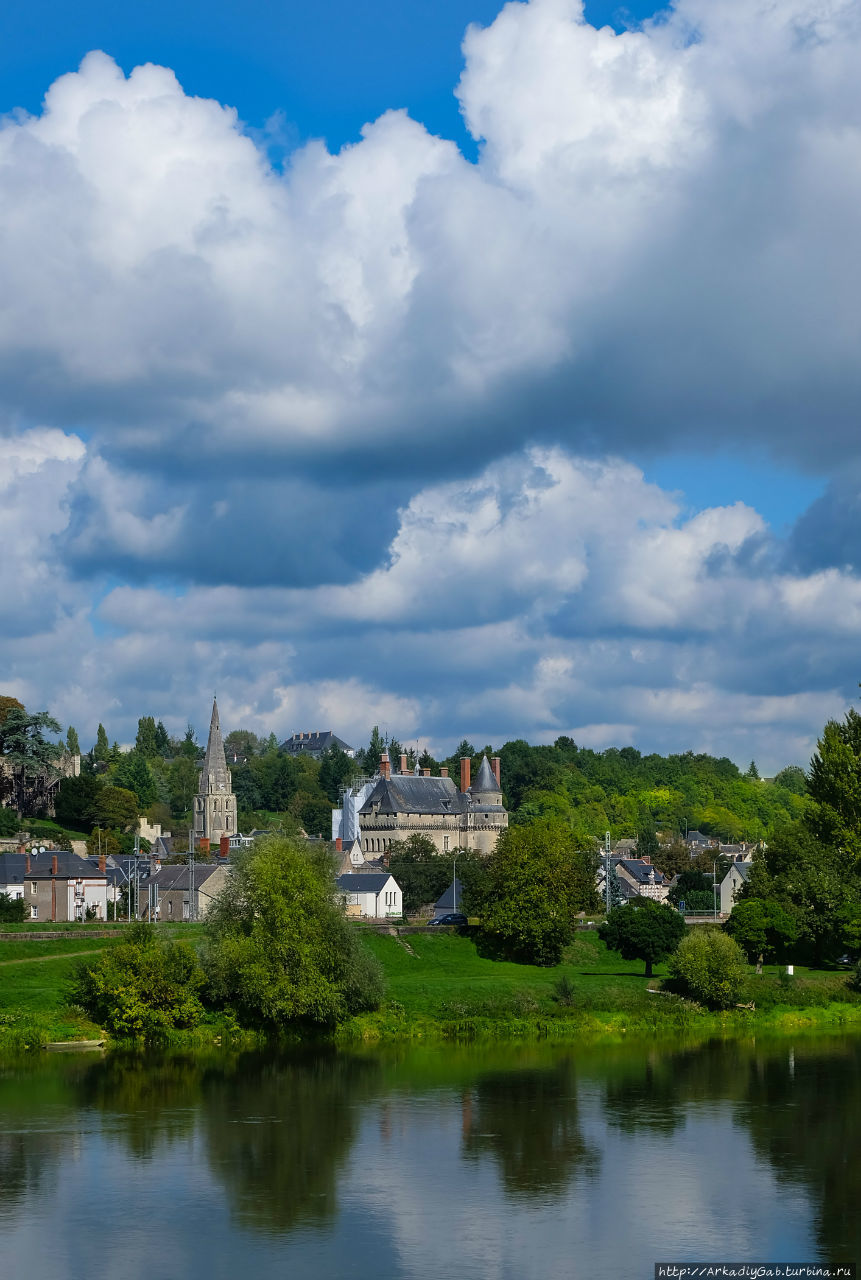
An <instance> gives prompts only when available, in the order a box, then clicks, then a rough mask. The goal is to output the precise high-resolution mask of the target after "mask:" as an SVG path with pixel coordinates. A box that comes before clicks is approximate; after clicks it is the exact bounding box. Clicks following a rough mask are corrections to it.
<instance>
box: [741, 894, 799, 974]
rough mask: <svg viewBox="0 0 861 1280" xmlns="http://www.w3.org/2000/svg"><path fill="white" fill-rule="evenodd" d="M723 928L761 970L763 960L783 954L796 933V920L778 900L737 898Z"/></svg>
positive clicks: (794, 938)
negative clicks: (740, 899)
mask: <svg viewBox="0 0 861 1280" xmlns="http://www.w3.org/2000/svg"><path fill="white" fill-rule="evenodd" d="M723 927H724V930H725V932H726V933H728V934H729V936H730V937H731V938H734V939H735V940H736V942H737V943H738V944H739V946H740V947H741V948H742V950H743V951H744V952H745V954H746V956H747V958H748V960H749V961H750V962H751V964H753V963H756V971H757V973H762V965H763V962H764V961H765V960H774V959H776V958H777V957H779V956H781V955H783V954H785V952H786V950H787V948H788V947H790V946H791V945H792V944H793V943H794V942H795V941H796V939H797V937H798V921H797V919H796V918H795V917H793V916H792V915H790V913H789V912H788V911H786V910H785V909H784V908H783V907H782V906H781V905H780V903H779V902H774V901H772V900H770V899H768V898H766V899H759V898H747V899H744V900H743V901H741V902H737V903H736V904H735V906H734V907H733V909H732V913H731V915H730V917H729V919H728V920H727V921H726V923H725V924H724V926H723Z"/></svg>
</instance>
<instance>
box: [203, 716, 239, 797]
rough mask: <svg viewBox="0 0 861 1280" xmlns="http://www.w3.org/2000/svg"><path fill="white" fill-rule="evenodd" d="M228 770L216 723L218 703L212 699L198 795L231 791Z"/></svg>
mask: <svg viewBox="0 0 861 1280" xmlns="http://www.w3.org/2000/svg"><path fill="white" fill-rule="evenodd" d="M232 790H233V787H232V784H231V778H230V770H229V769H228V767H227V760H226V758H225V755H224V739H223V738H222V736H221V725H220V724H219V721H218V702H217V700H216V699H215V698H213V699H212V719H211V720H210V722H209V739H208V740H207V743H206V755H205V756H204V758H203V768H202V770H201V772H200V794H202V795H203V794H205V793H206V792H207V791H232Z"/></svg>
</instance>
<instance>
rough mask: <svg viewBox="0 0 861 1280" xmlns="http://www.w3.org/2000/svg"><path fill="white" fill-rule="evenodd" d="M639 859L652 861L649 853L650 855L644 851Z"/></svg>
mask: <svg viewBox="0 0 861 1280" xmlns="http://www.w3.org/2000/svg"><path fill="white" fill-rule="evenodd" d="M640 861H641V862H651V861H652V859H651V855H650V854H648V853H644V854H643V855H642V857H641V858H640Z"/></svg>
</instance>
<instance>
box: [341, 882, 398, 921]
mask: <svg viewBox="0 0 861 1280" xmlns="http://www.w3.org/2000/svg"><path fill="white" fill-rule="evenodd" d="M336 884H337V886H338V894H339V897H340V899H341V901H342V902H343V904H344V906H345V908H346V911H347V915H348V916H359V917H361V918H363V919H366V920H386V919H391V918H394V917H398V918H400V917H401V916H402V915H403V914H404V896H403V893H402V892H401V886H400V885H399V884H398V882H397V880H396V879H395V877H394V876H393V875H392V874H391V873H390V872H388V871H382V872H378V873H374V872H371V871H348V872H345V873H344V874H343V875H340V876H338V877H337V880H336Z"/></svg>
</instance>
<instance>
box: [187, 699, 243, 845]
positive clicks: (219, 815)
mask: <svg viewBox="0 0 861 1280" xmlns="http://www.w3.org/2000/svg"><path fill="white" fill-rule="evenodd" d="M194 834H195V836H197V837H200V836H208V837H209V839H210V840H211V841H213V842H217V841H218V840H219V839H220V838H221V836H234V835H236V797H235V796H234V794H233V782H232V780H231V777H230V770H229V769H228V767H227V760H226V759H225V757H224V739H223V738H222V736H221V725H220V724H219V723H218V703H217V702H216V700H215V699H214V698H213V700H212V719H211V720H210V722H209V741H208V742H207V744H206V755H205V756H204V759H203V768H202V769H201V771H200V780H199V782H198V784H197V795H196V796H195V797H194Z"/></svg>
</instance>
